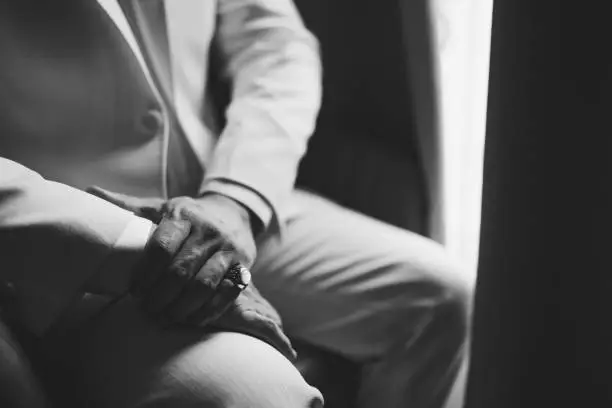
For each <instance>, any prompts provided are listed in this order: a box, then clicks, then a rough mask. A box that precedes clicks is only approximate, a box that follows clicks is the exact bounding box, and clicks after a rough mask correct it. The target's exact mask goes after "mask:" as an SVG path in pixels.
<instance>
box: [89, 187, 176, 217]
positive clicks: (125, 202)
mask: <svg viewBox="0 0 612 408" xmlns="http://www.w3.org/2000/svg"><path fill="white" fill-rule="evenodd" d="M86 191H87V192H88V193H89V194H92V195H94V196H96V197H98V198H101V199H103V200H105V201H108V202H109V203H112V204H115V205H116V206H119V207H121V208H123V209H125V210H128V211H130V212H133V213H134V214H136V215H138V216H139V217H144V218H147V219H149V220H151V221H153V222H154V223H156V224H157V223H159V222H160V221H161V217H162V215H163V208H164V203H165V200H163V199H161V198H140V197H134V196H130V195H127V194H122V193H115V192H113V191H108V190H105V189H103V188H101V187H98V186H92V187H88V188H87V190H86Z"/></svg>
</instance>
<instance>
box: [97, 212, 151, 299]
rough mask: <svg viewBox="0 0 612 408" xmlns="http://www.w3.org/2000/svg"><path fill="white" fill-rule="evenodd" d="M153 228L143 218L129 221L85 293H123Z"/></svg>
mask: <svg viewBox="0 0 612 408" xmlns="http://www.w3.org/2000/svg"><path fill="white" fill-rule="evenodd" d="M154 228H155V225H154V224H153V223H152V222H151V221H149V220H147V219H145V218H141V217H136V216H135V217H134V218H133V219H132V220H131V221H129V222H128V224H127V225H126V227H125V229H124V230H123V232H122V233H121V235H120V236H119V238H118V239H117V241H116V242H115V245H114V246H113V250H112V252H111V254H110V255H109V257H108V258H107V259H106V261H105V262H104V265H103V267H102V269H101V270H100V271H99V272H98V274H97V277H96V279H95V281H94V282H92V285H91V286H90V285H88V286H90V287H88V288H87V291H88V292H92V293H96V294H104V295H112V296H118V295H121V294H123V293H125V292H126V291H127V290H128V289H129V285H130V281H131V278H132V271H133V270H134V267H135V266H136V264H137V262H138V261H139V260H140V258H141V257H142V255H143V253H144V248H145V246H146V244H147V242H148V240H149V237H150V235H151V233H152V232H153V229H154Z"/></svg>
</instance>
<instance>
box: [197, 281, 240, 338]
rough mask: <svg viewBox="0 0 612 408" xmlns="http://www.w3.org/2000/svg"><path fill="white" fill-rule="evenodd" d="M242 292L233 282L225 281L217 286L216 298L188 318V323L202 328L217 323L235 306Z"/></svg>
mask: <svg viewBox="0 0 612 408" xmlns="http://www.w3.org/2000/svg"><path fill="white" fill-rule="evenodd" d="M240 292H242V290H241V289H240V288H239V287H238V286H236V285H235V284H234V283H233V282H231V281H229V280H227V279H223V280H222V281H221V283H219V286H217V290H216V292H215V294H214V296H213V297H212V298H211V299H210V300H209V301H208V302H206V303H205V304H204V305H202V307H201V308H200V309H199V310H197V311H195V312H194V313H192V314H191V315H190V316H188V317H187V318H186V321H187V322H188V323H191V324H193V325H198V326H202V327H203V326H206V325H208V324H209V323H211V322H214V321H216V320H217V319H219V317H221V316H222V315H223V314H224V313H225V312H226V311H227V310H229V309H230V307H232V306H233V305H234V302H235V300H236V298H237V297H238V295H240Z"/></svg>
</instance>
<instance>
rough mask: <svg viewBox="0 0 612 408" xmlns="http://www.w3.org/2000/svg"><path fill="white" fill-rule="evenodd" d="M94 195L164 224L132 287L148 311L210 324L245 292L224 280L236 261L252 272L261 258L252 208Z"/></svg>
mask: <svg viewBox="0 0 612 408" xmlns="http://www.w3.org/2000/svg"><path fill="white" fill-rule="evenodd" d="M88 191H89V192H90V193H91V194H94V195H96V196H98V197H100V198H103V199H105V200H107V201H109V202H111V203H113V204H116V205H118V206H120V207H122V208H125V209H127V210H129V211H132V212H134V213H135V214H136V215H139V216H142V217H145V218H148V219H150V220H151V221H153V222H155V223H158V224H159V225H158V227H157V228H156V230H155V231H154V232H153V234H152V236H151V238H150V239H149V242H148V244H147V247H146V249H145V256H144V258H143V261H142V263H141V265H140V266H139V267H138V268H137V270H136V271H135V272H134V276H133V279H132V285H131V292H132V293H133V294H134V295H135V296H137V297H140V298H142V300H143V303H144V306H145V308H146V309H147V310H148V311H150V312H151V313H153V314H154V315H158V316H160V317H162V318H163V319H164V320H165V321H167V322H172V323H190V322H191V323H193V321H194V320H195V321H197V322H198V323H199V324H201V325H205V324H208V323H209V322H211V321H213V320H215V319H217V318H218V317H219V316H221V315H222V314H223V313H224V312H225V311H226V310H227V309H228V308H229V307H230V306H232V305H234V301H235V299H236V298H237V297H238V295H239V294H240V290H239V289H238V288H237V287H236V286H235V285H234V284H233V283H231V282H230V281H229V280H226V279H224V275H225V273H226V272H227V270H228V268H229V267H230V266H231V265H233V264H234V263H236V262H240V263H241V264H242V265H244V266H246V267H247V268H250V267H251V265H252V264H253V261H254V260H255V255H256V249H255V242H254V238H253V233H252V231H251V226H250V225H251V223H250V218H249V212H248V211H247V210H246V208H244V207H243V206H242V205H240V204H239V203H237V202H236V201H234V200H232V199H230V198H228V197H225V196H222V195H218V194H209V195H205V196H203V197H201V198H195V199H194V198H189V197H177V198H173V199H171V200H169V201H166V202H164V201H163V200H161V199H141V198H137V197H132V196H128V195H124V194H118V193H113V192H109V191H105V190H103V189H101V188H98V187H92V188H90V189H89V190H88Z"/></svg>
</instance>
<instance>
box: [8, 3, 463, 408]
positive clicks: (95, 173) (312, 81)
mask: <svg viewBox="0 0 612 408" xmlns="http://www.w3.org/2000/svg"><path fill="white" fill-rule="evenodd" d="M213 47H215V49H218V50H219V52H220V55H221V57H222V58H221V59H222V62H223V67H222V69H223V72H224V73H225V74H226V75H227V76H228V78H229V79H230V80H231V84H232V98H231V103H230V105H229V107H228V110H227V112H226V116H227V124H226V125H225V126H224V127H223V129H219V125H218V124H217V123H216V122H215V120H214V115H213V114H212V112H213V108H214V107H213V106H212V101H211V98H210V95H209V93H208V92H207V91H206V90H207V85H208V84H207V83H206V78H207V69H208V67H209V55H210V52H211V48H213ZM320 71H321V69H320V61H319V56H318V52H317V44H316V41H315V39H314V38H313V36H312V35H311V34H310V33H309V32H308V31H307V30H306V29H305V27H304V25H303V23H302V22H301V20H300V18H299V16H298V13H297V11H296V9H295V7H294V5H293V4H292V3H291V2H290V0H259V1H247V0H218V1H201V0H181V1H168V2H164V1H163V0H151V1H146V2H145V1H138V2H137V1H117V0H97V1H94V0H89V1H77V0H73V1H64V2H37V1H33V0H19V1H18V0H12V1H8V2H3V3H2V5H0V89H1V90H2V92H1V94H0V112H1V113H0V129H1V132H2V136H1V137H0V155H2V158H0V244H1V245H0V247H1V248H2V252H0V261H1V262H2V266H3V268H2V271H1V272H0V280H1V281H3V282H5V283H6V282H8V283H10V284H11V286H10V287H11V288H13V291H14V293H12V295H11V296H12V297H13V298H14V299H13V300H12V302H11V303H12V307H11V308H10V314H11V316H10V318H11V320H13V321H15V322H17V324H18V325H20V326H21V327H22V328H23V329H24V330H26V331H29V332H30V333H32V334H34V335H37V336H38V337H39V338H40V341H41V344H42V350H43V352H44V354H46V355H45V360H47V361H46V363H47V364H46V365H47V367H49V373H50V375H49V376H45V380H46V381H49V384H51V385H52V387H50V388H51V389H53V390H54V392H53V393H54V394H57V395H55V398H57V399H58V401H59V404H60V406H88V407H119V408H121V407H142V408H145V407H179V408H180V407H196V406H197V407H199V406H207V407H208V406H211V407H250V408H258V407H262V408H263V407H266V408H270V407H279V408H280V407H283V408H290V407H291V408H293V407H296V408H298V407H317V406H322V403H323V402H322V397H321V395H320V393H319V392H318V391H317V390H316V389H314V388H313V387H311V386H309V385H308V384H307V383H306V382H305V381H304V380H303V378H301V376H300V374H299V373H298V371H297V370H296V369H295V367H294V366H293V365H292V364H291V359H292V358H294V357H295V355H294V352H293V349H292V348H291V344H290V342H289V340H288V339H287V337H286V335H285V334H284V333H287V334H288V335H289V336H291V337H292V338H296V339H300V340H303V341H305V342H309V343H311V344H314V345H317V346H321V347H324V348H326V349H329V350H331V351H334V352H336V353H339V354H341V355H343V356H346V357H348V358H350V359H352V360H353V361H356V362H358V363H360V364H361V365H362V367H363V369H362V380H361V388H360V390H359V397H358V398H359V399H358V406H359V407H360V408H373V407H386V408H396V407H397V408H399V407H406V406H408V407H414V408H418V407H428V408H429V407H441V406H442V405H443V403H444V400H445V397H446V395H447V393H448V391H449V388H450V386H451V385H452V383H453V380H454V378H455V375H456V372H457V370H458V367H459V365H460V363H461V360H462V356H463V348H464V344H465V339H466V332H467V319H468V318H467V309H468V304H469V300H470V289H469V285H468V284H467V283H466V282H465V281H464V278H463V276H462V275H461V273H460V271H459V270H458V269H457V268H456V266H455V265H454V264H453V263H451V262H450V261H449V260H448V259H447V256H446V255H445V253H444V251H443V250H442V248H441V247H440V246H438V245H437V244H435V243H433V242H432V241H430V240H428V239H425V238H423V237H420V236H417V235H415V234H412V233H410V232H407V231H404V230H401V229H399V228H395V227H392V226H390V225H386V224H384V223H382V222H379V221H376V220H374V219H370V218H368V217H366V216H364V215H361V214H357V213H355V212H352V211H349V210H348V209H346V208H343V207H341V206H339V205H336V204H333V203H332V202H330V201H329V200H326V199H325V198H322V197H319V196H316V195H314V194H311V193H306V192H303V191H298V190H295V189H294V182H295V178H296V172H297V167H298V163H299V160H300V159H301V157H302V156H303V155H304V153H305V150H306V145H307V139H308V137H309V136H310V135H311V133H312V132H313V128H314V125H315V119H316V115H317V111H318V108H319V103H320V95H321V89H320V76H321V72H320ZM93 185H97V186H101V187H102V188H103V189H102V188H94V189H89V190H88V191H89V192H90V193H93V194H89V193H88V192H86V191H85V190H87V189H88V188H89V187H90V186H93ZM256 254H257V256H256ZM249 269H250V270H251V272H249ZM250 277H252V280H253V283H254V284H255V285H256V286H257V288H258V290H257V289H255V286H253V284H249V280H250ZM272 305H273V306H272ZM277 311H278V313H277ZM281 316H282V319H283V324H281V320H280V317H281ZM59 373H62V375H59ZM66 390H68V391H69V392H65V391H66Z"/></svg>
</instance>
